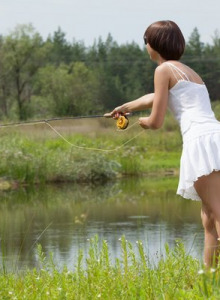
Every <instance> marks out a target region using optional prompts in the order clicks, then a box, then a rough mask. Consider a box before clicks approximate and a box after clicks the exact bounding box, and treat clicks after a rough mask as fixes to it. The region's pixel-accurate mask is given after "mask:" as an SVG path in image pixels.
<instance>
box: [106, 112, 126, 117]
mask: <svg viewBox="0 0 220 300" xmlns="http://www.w3.org/2000/svg"><path fill="white" fill-rule="evenodd" d="M129 115H130V113H125V114H123V115H122V116H129ZM103 117H105V118H113V117H112V115H111V113H106V114H104V115H103Z"/></svg>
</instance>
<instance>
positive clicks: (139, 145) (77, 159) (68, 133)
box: [0, 117, 181, 184]
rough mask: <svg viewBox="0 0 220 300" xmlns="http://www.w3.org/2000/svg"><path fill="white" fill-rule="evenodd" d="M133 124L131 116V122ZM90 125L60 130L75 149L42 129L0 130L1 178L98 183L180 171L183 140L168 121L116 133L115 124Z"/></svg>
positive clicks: (94, 121) (40, 126)
mask: <svg viewBox="0 0 220 300" xmlns="http://www.w3.org/2000/svg"><path fill="white" fill-rule="evenodd" d="M137 120H138V117H136V118H135V117H134V118H133V119H132V118H131V124H134V123H135V122H137ZM100 121H101V125H100V124H99V122H100ZM84 122H86V121H84ZM87 122H89V121H87ZM90 122H91V124H90V123H88V126H87V128H84V127H83V125H81V126H82V127H78V126H75V125H74V124H75V123H74V121H73V124H72V123H71V124H70V123H69V122H66V123H65V122H63V123H62V127H61V129H60V128H58V130H59V131H60V132H61V133H62V135H63V136H64V138H65V139H67V140H68V142H69V143H71V144H73V146H71V145H70V144H68V143H67V142H65V141H64V140H63V139H62V138H60V136H58V135H55V133H54V132H53V131H51V129H50V128H48V127H47V126H46V125H44V127H42V126H43V125H41V124H39V126H32V127H30V126H29V127H27V128H26V127H25V126H23V127H21V128H19V129H18V128H1V132H0V136H1V143H0V155H1V161H0V177H4V178H5V179H6V180H9V181H10V180H11V181H16V182H18V183H25V184H26V183H28V184H30V183H46V182H58V181H59V182H70V181H71V182H92V183H94V182H95V183H102V182H104V181H108V180H112V179H114V178H116V177H117V176H124V175H129V176H130V175H133V176H139V175H143V174H149V173H152V172H153V173H158V172H159V173H160V172H166V171H167V170H168V171H169V170H172V171H173V172H175V171H178V167H179V159H180V151H181V138H180V134H179V131H178V127H177V125H176V123H175V121H174V120H173V119H171V117H168V118H167V120H166V122H165V125H164V128H163V129H161V130H160V131H157V132H155V131H144V130H142V129H141V128H140V127H139V126H138V125H136V127H135V126H133V127H132V128H131V130H128V131H125V132H120V133H119V132H117V130H116V128H115V124H114V123H113V122H115V121H114V120H110V121H108V122H111V123H110V125H109V126H103V125H102V123H103V120H92V121H90ZM82 124H83V123H82ZM53 125H54V124H53ZM54 126H55V125H54ZM56 128H57V127H56ZM82 128H84V129H83V130H82ZM80 130H81V132H80ZM141 130H142V132H140V131H141ZM137 135H138V136H137ZM129 140H131V141H130V142H128V141H129ZM127 142H128V143H127ZM124 143H125V145H123V144H124ZM84 147H85V148H91V149H90V150H88V149H84ZM97 148H98V149H101V150H96V149H97ZM93 149H94V150H93ZM105 150H110V151H105Z"/></svg>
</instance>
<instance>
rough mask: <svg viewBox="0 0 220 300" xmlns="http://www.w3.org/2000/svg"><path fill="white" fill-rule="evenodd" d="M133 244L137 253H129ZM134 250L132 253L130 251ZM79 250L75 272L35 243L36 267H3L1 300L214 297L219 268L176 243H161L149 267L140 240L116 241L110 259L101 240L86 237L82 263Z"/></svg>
mask: <svg viewBox="0 0 220 300" xmlns="http://www.w3.org/2000/svg"><path fill="white" fill-rule="evenodd" d="M134 247H137V251H136V252H135V251H134ZM135 253H137V254H135ZM83 261H84V257H83V253H79V256H78V263H77V265H76V267H75V270H73V271H69V270H67V268H64V269H62V270H58V268H57V267H56V266H55V265H54V263H53V258H52V255H51V257H50V258H46V257H45V256H44V254H43V253H42V251H41V247H40V246H39V247H38V262H39V268H38V269H34V270H28V271H26V272H24V273H23V274H22V275H21V274H20V275H19V276H18V275H17V274H11V273H7V272H6V270H3V271H2V272H1V274H0V298H1V299H22V300H23V299H30V300H31V299H48V300H49V299H50V300H51V299H56V300H57V299H68V300H70V299H77V300H78V299H91V300H94V299H115V300H118V299H139V300H140V299H144V300H145V299H149V300H151V299H154V300H155V299H175V300H177V299H184V300H185V299H190V300H191V299H219V297H220V289H219V282H220V275H219V270H218V269H211V270H210V271H205V270H204V269H202V268H201V266H200V265H199V262H198V261H197V260H196V259H193V258H192V257H191V256H190V254H187V253H186V252H185V250H184V247H183V245H182V244H181V243H180V242H177V243H176V246H175V248H174V249H169V247H168V246H166V256H165V257H159V254H158V261H159V262H158V263H157V264H155V265H154V263H153V262H152V260H151V259H150V257H148V255H147V251H146V250H145V246H144V245H143V243H142V242H141V241H137V243H136V245H133V246H132V245H131V244H130V243H129V242H128V241H126V239H125V238H124V237H122V239H121V253H120V257H119V258H117V259H116V261H115V262H112V261H111V253H109V250H108V244H107V242H106V241H102V243H101V241H98V238H97V237H95V238H94V239H92V240H91V241H90V248H89V252H88V257H87V258H86V263H83Z"/></svg>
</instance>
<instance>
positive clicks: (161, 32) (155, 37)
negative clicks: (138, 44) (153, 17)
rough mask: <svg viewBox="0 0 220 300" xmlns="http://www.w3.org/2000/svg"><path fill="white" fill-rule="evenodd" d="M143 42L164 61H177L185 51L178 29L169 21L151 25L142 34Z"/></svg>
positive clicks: (182, 37) (181, 35) (183, 40)
mask: <svg viewBox="0 0 220 300" xmlns="http://www.w3.org/2000/svg"><path fill="white" fill-rule="evenodd" d="M144 41H145V44H147V43H149V45H150V46H151V48H153V49H154V50H155V51H157V52H158V53H159V54H160V55H161V56H162V57H163V58H164V59H166V60H179V59H180V57H181V56H182V54H183V52H184V49H185V39H184V36H183V34H182V32H181V30H180V28H179V27H178V25H177V24H176V23H174V22H173V21H169V20H168V21H158V22H155V23H153V24H151V25H150V26H149V27H148V28H147V29H146V31H145V33H144Z"/></svg>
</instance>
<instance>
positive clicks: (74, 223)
mask: <svg viewBox="0 0 220 300" xmlns="http://www.w3.org/2000/svg"><path fill="white" fill-rule="evenodd" d="M176 186H177V179H176V178H164V179H155V178H154V179H152V178H143V179H123V180H118V181H117V182H114V183H111V184H107V185H104V186H98V187H91V186H79V185H58V186H48V185H47V186H41V187H38V188H35V189H34V190H33V189H20V190H16V191H10V192H1V194H0V197H1V201H0V234H1V259H2V261H3V262H4V263H5V264H6V267H7V269H11V270H20V269H25V268H27V267H28V268H29V267H31V268H32V267H35V266H37V265H38V262H37V256H36V245H37V243H40V244H41V245H42V248H43V250H44V251H45V252H46V254H48V255H49V253H50V252H53V254H54V260H55V263H56V264H57V265H58V266H60V267H62V266H63V265H64V264H65V265H67V266H68V268H69V269H73V268H74V266H75V264H76V259H77V256H78V251H79V249H82V250H83V252H84V253H85V254H86V253H87V252H88V248H89V242H88V239H91V238H92V237H94V235H96V234H98V236H99V238H100V240H102V239H105V240H107V241H108V244H109V250H110V253H111V257H112V260H114V259H115V257H120V255H121V251H120V242H119V238H120V237H121V236H122V235H125V236H126V239H127V240H129V241H130V242H131V243H132V244H133V245H134V248H135V243H136V241H137V240H142V241H143V242H144V245H145V250H146V252H147V253H148V254H149V256H150V257H151V259H152V261H153V260H156V259H157V256H158V253H159V255H160V254H162V253H163V251H164V244H165V243H168V244H169V245H170V246H171V247H172V246H173V245H174V243H175V240H176V239H179V238H181V239H182V240H183V241H184V244H185V246H186V249H187V251H189V252H190V253H191V254H192V255H193V256H196V257H198V258H201V256H202V248H203V233H202V227H201V221H200V203H199V202H194V201H190V200H184V199H182V198H180V197H178V196H176V194H175V191H176Z"/></svg>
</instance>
